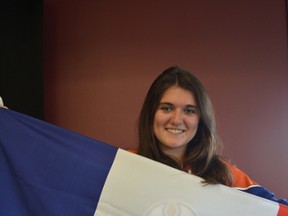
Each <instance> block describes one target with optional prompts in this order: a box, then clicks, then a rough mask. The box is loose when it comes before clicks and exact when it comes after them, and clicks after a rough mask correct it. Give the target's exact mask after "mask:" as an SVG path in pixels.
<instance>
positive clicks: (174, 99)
mask: <svg viewBox="0 0 288 216" xmlns="http://www.w3.org/2000/svg"><path fill="white" fill-rule="evenodd" d="M196 107H197V106H196V102H195V99H194V95H193V94H191V92H190V91H188V90H185V89H183V88H181V87H178V86H177V85H174V86H171V87H170V88H168V89H167V90H166V92H165V93H164V95H163V97H162V99H161V101H160V105H159V106H158V109H157V111H156V113H155V117H154V124H153V128H154V133H155V136H156V137H157V139H158V140H159V148H160V149H161V150H162V151H163V152H164V153H165V154H166V155H169V156H170V157H172V158H174V159H176V160H178V161H179V162H181V160H182V159H183V158H184V155H185V151H186V148H187V145H188V143H189V141H190V140H192V139H193V137H194V136H195V134H196V132H197V128H198V123H199V113H198V112H197V108H196Z"/></svg>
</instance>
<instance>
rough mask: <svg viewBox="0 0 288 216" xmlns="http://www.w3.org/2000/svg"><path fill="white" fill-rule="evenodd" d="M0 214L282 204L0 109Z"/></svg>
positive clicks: (248, 208) (200, 215)
mask: <svg viewBox="0 0 288 216" xmlns="http://www.w3.org/2000/svg"><path fill="white" fill-rule="evenodd" d="M0 215H1V216H138V215H139V216H210V215H211V216H212V215H213V216H215V215H216V216H217V215H219V216H234V215H235V216H257V215H259V216H276V215H277V216H284V215H286V216H287V215H288V208H287V207H286V206H283V205H280V204H278V203H276V202H272V201H269V200H266V199H263V198H260V197H257V196H254V195H251V194H248V193H244V192H241V191H238V190H237V189H234V188H229V187H226V186H223V185H205V184H203V183H202V179H201V178H199V177H196V176H193V175H190V174H187V173H184V172H182V171H179V170H176V169H173V168H171V167H168V166H165V165H163V164H160V163H158V162H155V161H152V160H149V159H147V158H144V157H141V156H138V155H136V154H133V153H130V152H127V151H125V150H122V149H119V148H117V147H114V146H111V145H108V144H105V143H102V142H99V141H96V140H94V139H91V138H89V137H86V136H83V135H80V134H77V133H74V132H71V131H69V130H66V129H63V128H60V127H57V126H55V125H51V124H49V123H47V122H44V121H40V120H38V119H35V118H32V117H29V116H27V115H23V114H21V113H18V112H15V111H13V110H7V109H0Z"/></svg>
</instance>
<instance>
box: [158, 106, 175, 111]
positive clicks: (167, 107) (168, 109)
mask: <svg viewBox="0 0 288 216" xmlns="http://www.w3.org/2000/svg"><path fill="white" fill-rule="evenodd" d="M160 110H163V111H165V112H170V111H172V110H173V107H172V106H169V105H162V106H160Z"/></svg>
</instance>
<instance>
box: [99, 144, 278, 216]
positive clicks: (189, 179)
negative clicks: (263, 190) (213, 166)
mask: <svg viewBox="0 0 288 216" xmlns="http://www.w3.org/2000/svg"><path fill="white" fill-rule="evenodd" d="M201 181H202V179H201V178H199V177H196V176H193V175H190V174H187V173H184V172H182V171H179V170H176V169H173V168H171V167H168V166H165V165H163V164H160V163H157V162H154V161H152V160H149V159H147V158H144V157H141V156H138V155H135V154H133V153H130V152H126V151H124V150H121V149H119V150H118V152H117V155H116V157H115V160H114V162H113V165H112V168H111V170H110V172H109V175H108V178H107V179H106V182H105V185H104V188H103V190H102V194H101V197H100V200H99V202H98V205H97V208H96V211H95V214H94V216H128V215H129V216H138V215H141V216H176V215H177V216H187V215H189V216H200V215H201V216H203V215H205V216H210V215H211V216H212V215H213V216H215V215H216V216H217V215H219V216H244V215H245V216H257V215H259V216H260V215H261V216H276V215H277V212H278V209H279V205H278V203H275V202H272V201H269V200H266V199H263V198H260V197H256V196H254V195H250V194H247V193H244V192H241V191H238V190H236V189H233V188H229V187H226V186H223V185H206V186H205V185H203V184H202V183H201Z"/></svg>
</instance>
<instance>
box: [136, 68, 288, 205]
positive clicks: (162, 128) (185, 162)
mask: <svg viewBox="0 0 288 216" xmlns="http://www.w3.org/2000/svg"><path fill="white" fill-rule="evenodd" d="M138 138H139V147H138V154H140V155H142V156H145V157H148V158H150V159H152V160H155V161H158V162H161V163H164V164H166V165H169V166H171V167H174V168H177V169H180V170H183V171H185V172H188V173H192V174H194V175H197V176H199V177H202V178H203V179H204V181H205V182H206V183H212V184H218V183H219V184H223V185H227V186H231V187H236V188H238V189H241V190H243V191H246V192H249V193H252V194H254V195H258V196H261V197H264V198H267V199H270V200H273V201H277V202H280V203H283V204H286V205H287V204H288V202H287V200H285V199H276V198H275V197H274V194H273V193H271V192H270V191H268V190H267V189H265V188H264V187H262V186H260V185H257V184H256V183H255V182H254V181H253V180H251V179H250V178H249V177H248V176H247V175H246V174H245V173H244V172H242V171H241V170H239V169H238V168H236V167H235V166H233V165H232V164H230V162H228V161H227V160H225V158H224V156H222V155H221V146H222V143H221V140H220V138H219V137H218V135H217V131H216V122H215V116H214V111H213V106H212V103H211V100H210V98H209V95H208V93H207V91H206V89H205V87H204V86H203V85H202V83H201V82H200V80H198V78H197V77H195V76H194V75H192V74H191V73H190V72H188V71H186V70H184V69H182V68H179V67H170V68H168V69H166V70H165V71H164V72H163V73H161V74H160V75H159V76H158V77H157V78H156V80H155V81H154V82H153V83H152V85H151V87H150V89H149V90H148V93H147V95H146V98H145V101H144V104H143V107H142V110H141V113H140V118H139V125H138Z"/></svg>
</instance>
